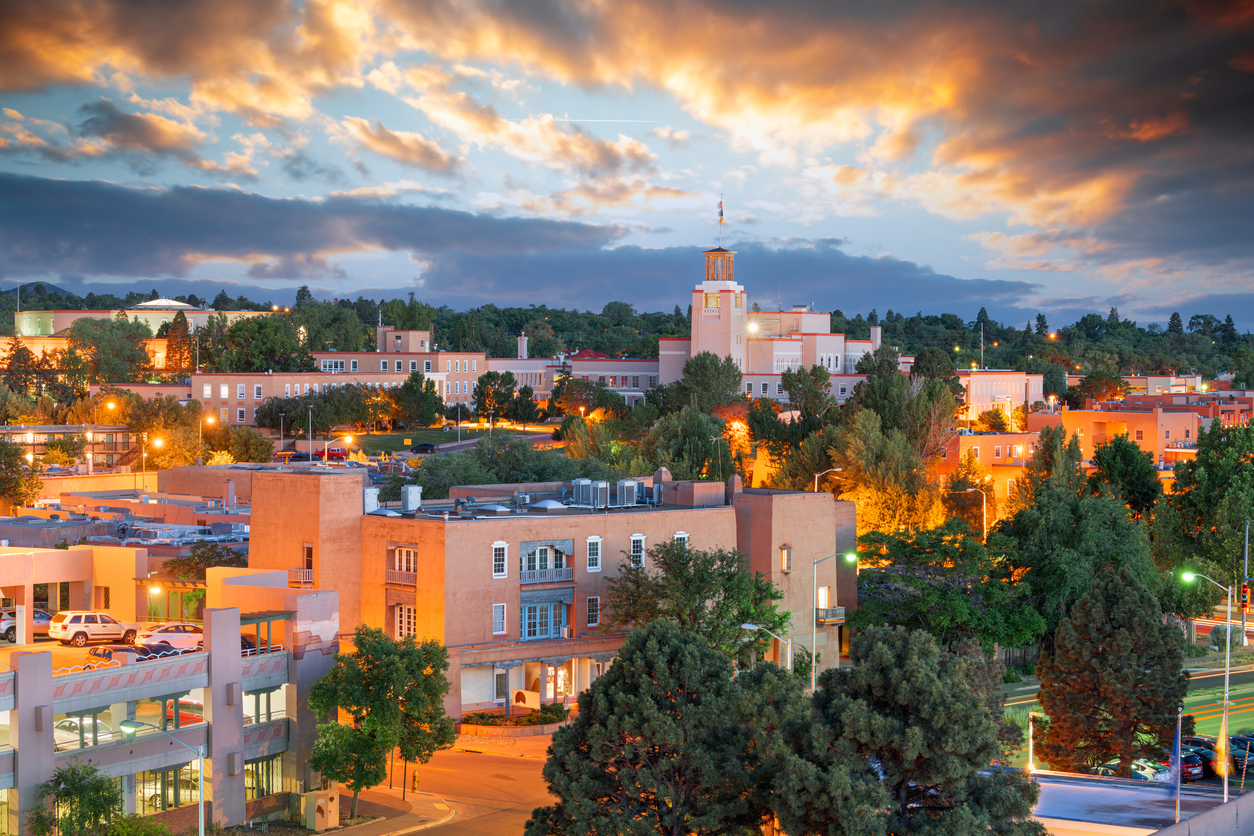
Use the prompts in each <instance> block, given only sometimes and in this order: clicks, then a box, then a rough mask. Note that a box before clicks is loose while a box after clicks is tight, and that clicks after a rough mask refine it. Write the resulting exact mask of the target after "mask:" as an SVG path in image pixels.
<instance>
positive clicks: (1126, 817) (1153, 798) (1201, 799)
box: [1032, 773, 1239, 830]
mask: <svg viewBox="0 0 1254 836" xmlns="http://www.w3.org/2000/svg"><path fill="white" fill-rule="evenodd" d="M1036 783H1037V786H1039V787H1040V788H1041V797H1040V800H1039V801H1037V803H1036V807H1035V808H1033V810H1032V815H1033V816H1034V817H1035V818H1038V819H1062V820H1064V821H1075V822H1090V823H1093V824H1105V825H1116V826H1120V827H1136V828H1145V829H1149V830H1160V829H1162V828H1164V827H1167V826H1169V825H1171V824H1174V823H1175V820H1176V795H1175V788H1174V786H1171V787H1168V786H1167V785H1165V784H1158V783H1152V782H1148V781H1131V780H1124V779H1121V778H1099V777H1096V776H1092V775H1059V774H1056V773H1050V774H1040V773H1038V774H1037V775H1036ZM1237 795H1238V797H1239V794H1237ZM1222 803H1223V794H1222V792H1220V791H1219V788H1218V787H1216V788H1214V789H1202V788H1200V787H1197V786H1186V787H1183V788H1182V789H1181V791H1180V819H1181V821H1183V820H1184V819H1186V818H1189V817H1190V816H1195V815H1197V814H1198V813H1203V812H1205V811H1207V810H1209V809H1211V808H1213V807H1218V806H1219V805H1221V804H1222Z"/></svg>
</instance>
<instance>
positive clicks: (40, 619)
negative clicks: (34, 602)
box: [0, 607, 52, 642]
mask: <svg viewBox="0 0 1254 836" xmlns="http://www.w3.org/2000/svg"><path fill="white" fill-rule="evenodd" d="M16 616H17V608H16V607H5V608H4V609H3V610H0V636H4V639H5V641H9V642H15V641H17V620H16ZM34 617H35V636H46V635H48V625H49V624H51V623H52V615H51V614H50V613H48V612H47V611H45V610H39V609H37V610H35V611H34ZM30 638H32V639H33V638H34V636H31V637H30Z"/></svg>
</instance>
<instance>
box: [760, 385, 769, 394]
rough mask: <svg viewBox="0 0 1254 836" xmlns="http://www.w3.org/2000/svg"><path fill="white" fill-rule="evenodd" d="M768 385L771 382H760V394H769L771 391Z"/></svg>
mask: <svg viewBox="0 0 1254 836" xmlns="http://www.w3.org/2000/svg"><path fill="white" fill-rule="evenodd" d="M770 386H771V384H769V383H763V384H762V394H763V395H769V394H770V393H771V389H770Z"/></svg>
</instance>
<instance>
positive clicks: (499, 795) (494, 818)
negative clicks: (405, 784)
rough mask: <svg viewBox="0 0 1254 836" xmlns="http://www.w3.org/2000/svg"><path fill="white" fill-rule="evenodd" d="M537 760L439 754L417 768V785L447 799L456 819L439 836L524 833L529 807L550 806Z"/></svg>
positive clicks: (529, 814)
mask: <svg viewBox="0 0 1254 836" xmlns="http://www.w3.org/2000/svg"><path fill="white" fill-rule="evenodd" d="M543 767H544V761H543V760H540V759H539V758H519V757H512V756H505V755H483V754H476V753H473V752H459V751H448V752H437V753H436V754H435V756H434V757H433V758H431V762H430V763H428V764H426V765H424V766H420V767H418V768H417V772H418V775H419V780H418V789H419V790H421V791H423V792H429V793H434V794H435V795H438V796H441V797H442V798H444V799H445V800H446V801H448V802H449V804H450V806H452V808H453V809H454V810H456V811H457V818H455V819H453V821H451V822H449V823H448V824H446V825H441V826H440V827H439V828H438V830H439V832H440V834H441V836H444V835H445V834H448V836H502V834H510V836H512V835H513V834H521V833H522V832H523V826H524V825H525V824H526V823H527V819H528V818H530V817H531V811H532V810H533V809H534V808H536V807H541V806H544V805H546V804H552V803H553V802H554V800H555V799H554V798H553V797H552V796H550V795H549V793H548V790H547V789H545V786H544V779H543V778H542V777H541V775H540V770H541V769H542V768H543Z"/></svg>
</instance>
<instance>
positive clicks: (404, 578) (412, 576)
mask: <svg viewBox="0 0 1254 836" xmlns="http://www.w3.org/2000/svg"><path fill="white" fill-rule="evenodd" d="M383 582H384V583H394V584H398V585H399V586H417V585H418V573H417V572H403V571H401V570H400V569H384V570H383Z"/></svg>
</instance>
